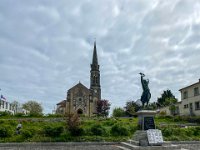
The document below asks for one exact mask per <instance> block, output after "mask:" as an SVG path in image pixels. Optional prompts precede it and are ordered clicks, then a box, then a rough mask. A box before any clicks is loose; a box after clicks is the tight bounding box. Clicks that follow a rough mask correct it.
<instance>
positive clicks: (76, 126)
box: [67, 114, 84, 136]
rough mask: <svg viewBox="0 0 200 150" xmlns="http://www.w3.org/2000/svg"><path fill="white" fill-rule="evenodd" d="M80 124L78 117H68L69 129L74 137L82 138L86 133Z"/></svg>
mask: <svg viewBox="0 0 200 150" xmlns="http://www.w3.org/2000/svg"><path fill="white" fill-rule="evenodd" d="M80 124H81V123H80V118H79V116H78V115H76V114H70V115H68V116H67V128H68V130H69V132H70V133H71V135H72V136H80V135H82V134H83V133H84V130H83V129H82V128H81V127H80Z"/></svg>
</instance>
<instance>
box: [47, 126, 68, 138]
mask: <svg viewBox="0 0 200 150" xmlns="http://www.w3.org/2000/svg"><path fill="white" fill-rule="evenodd" d="M63 130H64V128H63V127H62V126H45V127H44V128H43V131H44V134H45V135H46V136H50V137H55V136H56V137H57V136H60V134H61V133H62V132H63Z"/></svg>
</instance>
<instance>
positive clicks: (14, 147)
mask: <svg viewBox="0 0 200 150" xmlns="http://www.w3.org/2000/svg"><path fill="white" fill-rule="evenodd" d="M178 145H179V144H178ZM170 149H172V150H200V144H181V146H180V147H179V148H178V149H176V148H170ZM0 150H166V149H165V147H139V146H136V147H132V148H130V147H129V148H127V147H126V146H124V145H121V144H119V143H110V144H103V143H102V144H96V143H89V144H88V143H78V144H76V143H75V144H74V143H72V144H70V143H35V144H34V143H26V144H24V143H16V144H15V143H8V144H4V143H0ZM167 150H169V149H167Z"/></svg>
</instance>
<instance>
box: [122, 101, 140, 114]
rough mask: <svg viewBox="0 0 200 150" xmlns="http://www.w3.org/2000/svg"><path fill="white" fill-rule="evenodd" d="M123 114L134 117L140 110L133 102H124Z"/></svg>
mask: <svg viewBox="0 0 200 150" xmlns="http://www.w3.org/2000/svg"><path fill="white" fill-rule="evenodd" d="M124 108H125V112H126V114H127V115H129V116H133V115H135V113H136V112H137V111H138V110H140V106H139V105H138V104H137V103H136V102H135V101H128V102H126V106H125V107H124Z"/></svg>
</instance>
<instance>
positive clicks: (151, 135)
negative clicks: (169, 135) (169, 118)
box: [147, 129, 163, 145]
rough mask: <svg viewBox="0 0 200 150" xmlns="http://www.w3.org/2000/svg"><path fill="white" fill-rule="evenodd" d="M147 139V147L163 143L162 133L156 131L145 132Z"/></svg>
mask: <svg viewBox="0 0 200 150" xmlns="http://www.w3.org/2000/svg"><path fill="white" fill-rule="evenodd" d="M147 138H148V141H149V145H162V143H163V136H162V132H161V130H158V129H149V130H147Z"/></svg>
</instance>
